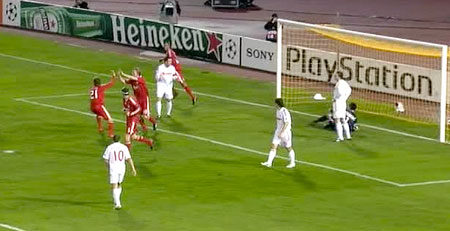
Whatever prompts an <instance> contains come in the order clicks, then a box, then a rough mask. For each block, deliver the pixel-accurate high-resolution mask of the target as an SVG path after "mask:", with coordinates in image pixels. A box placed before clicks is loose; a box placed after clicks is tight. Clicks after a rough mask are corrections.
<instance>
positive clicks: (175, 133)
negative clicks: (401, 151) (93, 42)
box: [15, 98, 402, 187]
mask: <svg viewBox="0 0 450 231" xmlns="http://www.w3.org/2000/svg"><path fill="white" fill-rule="evenodd" d="M15 100H17V101H20V102H24V103H28V104H33V105H37V106H41V107H47V108H52V109H56V110H60V111H67V112H72V113H76V114H81V115H86V116H90V117H95V115H94V114H92V113H87V112H82V111H77V110H73V109H69V108H64V107H59V106H54V105H50V104H45V103H38V102H34V101H30V100H26V99H23V98H20V99H15ZM113 120H114V121H116V122H120V123H125V121H123V120H117V119H113ZM158 131H160V132H163V133H168V134H174V135H178V136H183V137H188V138H191V139H195V140H201V141H205V142H209V143H212V144H217V145H221V146H225V147H229V148H234V149H237V150H241V151H246V152H250V153H254V154H258V155H262V156H267V155H268V154H267V153H264V152H260V151H256V150H253V149H249V148H245V147H241V146H237V145H233V144H227V143H223V142H220V141H216V140H212V139H208V138H204V137H200V136H194V135H190V134H185V133H180V132H174V131H170V130H165V129H158ZM277 158H279V159H283V160H288V158H286V157H281V156H277ZM295 162H297V163H300V164H303V165H308V166H312V167H316V168H322V169H327V170H331V171H336V172H340V173H345V174H348V175H352V176H356V177H359V178H363V179H367V180H372V181H376V182H379V183H384V184H388V185H393V186H397V187H402V184H400V183H396V182H393V181H388V180H384V179H381V178H377V177H372V176H368V175H364V174H360V173H357V172H352V171H348V170H344V169H339V168H335V167H331V166H327V165H323V164H317V163H313V162H308V161H301V160H295Z"/></svg>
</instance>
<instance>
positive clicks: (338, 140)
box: [336, 138, 344, 142]
mask: <svg viewBox="0 0 450 231" xmlns="http://www.w3.org/2000/svg"><path fill="white" fill-rule="evenodd" d="M341 141H344V140H341V139H339V138H337V139H336V142H341Z"/></svg>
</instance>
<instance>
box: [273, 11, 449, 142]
mask: <svg viewBox="0 0 450 231" xmlns="http://www.w3.org/2000/svg"><path fill="white" fill-rule="evenodd" d="M448 55H449V54H448V46H447V45H441V44H434V43H428V42H420V41H414V40H408V39H401V38H395V37H388V36H381V35H375V34H369V33H362V32H357V31H350V30H344V29H340V28H337V27H335V26H324V25H315V24H309V23H303V22H295V21H290V20H285V19H278V32H277V74H276V77H277V78H276V79H277V80H276V97H277V98H283V99H284V101H285V104H286V105H287V106H288V107H291V108H294V109H299V110H305V111H308V110H315V109H314V108H313V107H312V106H311V104H312V102H311V101H312V96H313V95H314V94H315V93H321V94H322V95H323V96H325V98H327V100H328V101H327V102H330V100H329V99H330V97H331V92H332V87H333V84H332V83H331V82H332V76H334V75H336V74H337V75H339V76H340V77H341V78H343V79H344V80H346V81H347V82H348V83H349V84H350V86H351V87H352V89H353V93H352V96H351V98H350V101H353V102H356V103H357V104H358V110H360V111H363V112H366V113H371V114H376V115H381V116H387V117H389V118H394V119H399V120H406V121H411V122H417V123H424V124H427V125H431V126H432V127H436V132H435V133H434V132H433V135H432V136H433V137H435V138H436V139H438V140H439V141H440V142H446V136H448V135H447V126H448V121H449V118H450V117H449V114H447V113H448V110H447V109H448V108H449V105H448V102H450V100H449V97H450V94H449V93H448V88H447V86H448V78H447V75H448V61H449V59H448ZM398 104H401V105H402V106H403V108H404V110H396V106H395V105H398ZM323 105H325V106H324V107H327V106H328V105H326V104H323ZM316 108H317V107H316ZM308 112H309V111H308ZM311 112H313V111H311ZM419 135H421V134H419Z"/></svg>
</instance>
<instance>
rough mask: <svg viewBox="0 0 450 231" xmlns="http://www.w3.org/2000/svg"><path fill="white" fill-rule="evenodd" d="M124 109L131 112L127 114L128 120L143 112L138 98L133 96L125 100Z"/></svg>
mask: <svg viewBox="0 0 450 231" xmlns="http://www.w3.org/2000/svg"><path fill="white" fill-rule="evenodd" d="M123 109H124V111H126V112H130V113H129V115H127V120H129V119H133V118H137V117H138V115H139V113H140V112H141V106H139V104H138V102H137V100H136V98H134V97H133V96H130V97H128V99H127V100H125V99H124V100H123Z"/></svg>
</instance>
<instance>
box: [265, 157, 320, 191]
mask: <svg viewBox="0 0 450 231" xmlns="http://www.w3.org/2000/svg"><path fill="white" fill-rule="evenodd" d="M264 168H267V167H264ZM299 168H301V165H299V164H298V163H297V167H296V168H294V169H288V170H286V169H283V170H281V169H277V168H273V167H272V168H270V170H272V171H274V172H276V173H279V174H282V175H285V176H288V177H290V178H292V180H293V181H294V182H296V183H297V184H299V185H302V186H304V187H305V188H306V189H309V190H315V189H316V183H314V181H311V180H309V178H308V177H307V176H306V175H305V174H303V173H302V172H301V170H300V169H299Z"/></svg>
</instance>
